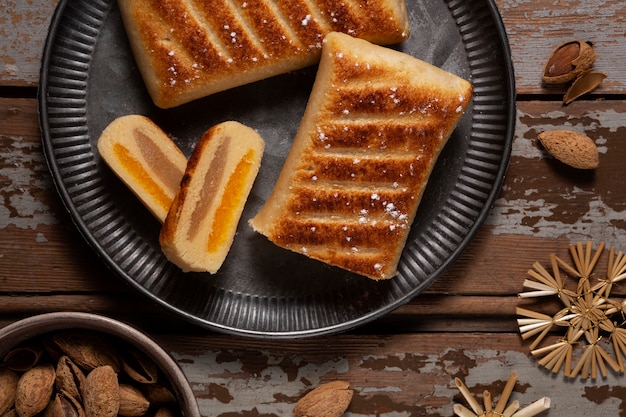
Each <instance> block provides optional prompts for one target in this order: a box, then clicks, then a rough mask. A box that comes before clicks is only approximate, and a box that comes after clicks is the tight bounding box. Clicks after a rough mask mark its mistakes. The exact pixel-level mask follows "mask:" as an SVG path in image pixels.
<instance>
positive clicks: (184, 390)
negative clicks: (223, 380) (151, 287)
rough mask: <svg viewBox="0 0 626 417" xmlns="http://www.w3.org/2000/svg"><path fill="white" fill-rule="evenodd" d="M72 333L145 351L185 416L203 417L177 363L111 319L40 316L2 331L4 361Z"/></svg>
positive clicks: (0, 353)
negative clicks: (41, 339)
mask: <svg viewBox="0 0 626 417" xmlns="http://www.w3.org/2000/svg"><path fill="white" fill-rule="evenodd" d="M69 329H78V330H91V331H98V332H102V333H104V334H107V335H110V336H112V337H113V338H118V339H120V340H121V341H122V342H127V343H130V344H131V345H133V346H135V347H136V348H138V349H139V350H141V351H143V352H144V353H145V354H147V356H148V357H149V358H151V359H152V360H153V361H154V362H155V363H156V364H157V366H158V367H159V369H160V371H161V374H162V375H164V376H165V378H166V379H167V380H168V381H169V385H170V387H171V389H172V391H173V393H174V394H175V395H176V397H177V400H178V405H179V407H180V412H181V414H182V415H183V416H184V417H200V411H199V409H198V403H197V402H196V399H195V397H194V395H193V392H192V390H191V387H190V385H189V382H188V381H187V379H186V378H185V375H184V374H183V372H182V371H181V369H180V368H179V366H178V364H177V363H176V362H175V361H174V359H172V357H171V356H170V355H169V354H168V353H167V352H165V351H164V350H163V348H161V347H160V346H159V345H158V344H157V343H156V342H155V341H154V340H152V339H151V338H150V337H148V336H147V335H145V334H144V333H142V332H140V331H139V330H137V329H135V328H133V327H131V326H129V325H127V324H124V323H122V322H119V321H117V320H113V319H110V318H108V317H104V316H100V315H96V314H90V313H79V312H59V313H46V314H40V315H37V316H33V317H29V318H26V319H23V320H20V321H17V322H15V323H12V324H10V325H8V326H6V327H4V328H2V329H0V361H2V359H3V358H4V357H5V355H6V354H7V353H8V352H10V351H11V349H13V348H14V347H16V346H18V345H20V344H22V343H24V342H26V341H28V340H30V339H34V338H36V337H38V336H42V335H44V334H46V333H52V332H55V331H60V330H69Z"/></svg>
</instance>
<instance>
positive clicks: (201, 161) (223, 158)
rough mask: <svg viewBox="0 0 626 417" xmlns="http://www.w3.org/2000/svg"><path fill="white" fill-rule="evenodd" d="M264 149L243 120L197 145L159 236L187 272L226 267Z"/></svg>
mask: <svg viewBox="0 0 626 417" xmlns="http://www.w3.org/2000/svg"><path fill="white" fill-rule="evenodd" d="M263 148H264V142H263V139H262V138H261V136H259V134H258V133H256V132H255V131H254V130H253V129H251V128H249V127H247V126H244V125H242V124H240V123H238V122H223V123H220V124H218V125H216V126H214V127H212V128H211V129H209V130H208V131H207V132H205V134H204V135H203V136H202V138H200V140H199V141H198V143H197V144H196V147H195V148H194V151H193V152H192V154H191V156H190V157H189V162H188V163H187V169H186V171H185V175H184V176H183V180H182V181H181V184H180V189H179V190H178V193H177V194H176V197H175V198H174V202H173V203H172V206H171V207H170V210H169V213H168V215H167V218H166V219H165V223H164V224H163V227H162V228H161V234H160V236H159V240H160V243H161V249H162V250H163V252H164V253H165V256H166V257H167V258H168V259H169V260H170V261H171V262H173V263H174V264H176V265H178V266H179V267H180V268H181V269H182V270H183V271H197V272H205V271H207V272H210V273H216V272H217V271H218V269H219V268H220V267H221V265H222V263H223V262H224V260H225V259H226V255H227V254H228V251H229V250H230V247H231V245H232V242H233V239H234V237H235V232H236V230H237V224H238V223H239V219H240V217H241V213H242V212H243V208H244V205H245V202H246V200H247V198H248V195H249V193H250V190H251V188H252V184H253V182H254V179H255V178H256V175H257V173H258V172H259V166H260V164H261V158H262V156H263Z"/></svg>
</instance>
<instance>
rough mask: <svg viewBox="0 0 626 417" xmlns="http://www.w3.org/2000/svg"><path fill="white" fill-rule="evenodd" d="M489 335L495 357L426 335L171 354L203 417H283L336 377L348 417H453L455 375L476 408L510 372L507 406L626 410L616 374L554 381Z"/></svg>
mask: <svg viewBox="0 0 626 417" xmlns="http://www.w3.org/2000/svg"><path fill="white" fill-rule="evenodd" d="M491 336H493V337H494V338H499V339H498V343H496V345H497V344H500V345H501V346H502V349H501V350H496V349H493V348H482V347H481V346H480V345H481V344H482V342H481V338H482V337H484V336H480V335H471V334H468V335H454V336H450V335H446V336H443V335H436V334H429V335H405V336H402V337H399V336H393V337H390V338H386V339H380V338H377V337H365V336H364V337H361V338H352V337H350V336H348V337H342V336H338V337H336V338H334V339H333V343H334V344H335V346H334V347H333V348H330V349H327V352H326V353H324V352H321V348H319V349H316V348H314V347H313V345H314V343H311V342H305V343H304V344H303V345H300V344H299V343H298V342H295V343H291V344H290V346H291V347H289V348H287V347H286V346H284V345H281V344H280V343H279V342H268V343H267V347H265V348H259V350H253V351H250V350H244V349H239V348H236V347H234V345H233V344H232V340H231V341H230V342H231V343H228V341H226V344H221V345H220V346H219V348H215V349H212V348H209V349H206V348H205V349H203V348H200V347H199V346H201V345H204V346H210V345H211V341H212V340H204V341H205V343H201V342H198V347H197V349H195V350H196V353H193V354H189V353H187V354H179V353H176V352H174V353H173V356H174V357H175V359H176V360H177V362H178V363H179V365H180V366H181V368H182V369H183V372H184V373H185V375H186V376H187V377H188V379H189V380H190V382H191V384H192V387H193V390H194V393H195V394H196V396H197V399H198V404H199V406H200V411H201V413H202V415H205V416H209V415H210V416H216V417H220V416H223V417H226V416H229V417H230V416H268V417H269V416H288V415H291V410H292V409H293V407H294V405H295V403H296V402H297V400H298V399H299V398H300V397H301V396H303V395H304V394H305V393H307V392H308V391H310V390H311V389H313V388H315V387H316V386H318V385H320V384H322V383H324V382H329V381H332V380H337V379H342V380H346V381H349V382H350V384H351V388H352V389H354V390H355V394H354V397H353V401H352V403H351V405H350V407H349V409H348V412H347V413H346V417H350V416H406V417H409V416H416V415H428V416H451V415H453V414H454V413H453V411H452V407H453V405H454V404H455V403H461V404H466V403H465V400H464V399H463V397H462V396H461V395H460V394H459V392H458V390H457V388H456V387H455V385H454V378H455V377H459V378H461V379H462V380H464V382H465V384H466V385H467V386H468V388H469V389H470V391H471V392H472V394H473V395H474V397H475V398H477V399H479V400H480V401H481V402H482V398H483V397H482V396H483V392H484V390H489V391H490V392H491V393H492V394H493V396H494V400H495V401H497V399H498V398H499V395H500V393H501V392H502V390H503V388H504V385H505V383H506V381H507V379H508V377H509V375H510V372H511V371H512V370H516V371H517V372H518V373H519V377H518V382H517V384H516V386H515V389H514V391H513V394H512V396H511V401H513V400H518V401H520V403H521V405H522V406H525V405H529V404H531V403H532V402H534V401H535V400H538V399H539V398H542V397H544V396H547V397H550V398H551V400H552V410H551V411H550V412H548V413H546V414H545V415H546V416H550V415H562V416H565V415H572V416H576V415H618V414H620V413H621V412H623V411H625V410H626V409H625V407H626V402H625V400H622V399H621V398H623V397H620V395H621V394H622V392H623V391H624V390H626V389H624V388H622V387H621V376H619V375H609V376H608V377H607V378H606V379H601V380H597V381H591V380H587V381H581V380H575V381H569V380H567V379H563V378H562V377H561V376H558V377H555V376H553V375H552V374H550V373H549V372H546V371H545V370H544V369H543V368H540V367H538V366H537V365H536V363H535V362H534V360H533V359H532V358H530V357H529V356H528V354H527V353H526V351H525V349H526V348H527V347H524V346H521V347H520V345H519V340H518V339H517V338H516V336H509V335H505V336H502V335H500V336H499V335H495V334H494V335H491ZM437 337H445V338H446V343H447V345H448V346H450V347H448V348H446V349H444V350H443V351H439V350H437V348H436V345H437V343H436V342H434V340H433V339H435V338H437ZM209 339H211V338H209ZM224 340H225V339H224ZM327 340H328V339H324V341H323V342H326V341H327ZM483 340H484V339H483ZM323 342H322V344H323ZM359 342H361V343H362V344H366V345H370V347H372V348H373V345H374V344H376V342H378V343H377V347H376V352H372V353H367V352H363V346H360V344H359ZM489 345H490V346H494V344H492V343H489ZM350 346H352V347H353V351H352V352H350V351H349V347H350ZM515 346H517V347H515ZM286 350H288V351H286ZM187 351H189V349H187ZM332 352H344V353H343V354H339V355H338V354H336V353H335V354H333V353H332ZM564 386H565V387H566V388H564ZM620 415H621V414H620Z"/></svg>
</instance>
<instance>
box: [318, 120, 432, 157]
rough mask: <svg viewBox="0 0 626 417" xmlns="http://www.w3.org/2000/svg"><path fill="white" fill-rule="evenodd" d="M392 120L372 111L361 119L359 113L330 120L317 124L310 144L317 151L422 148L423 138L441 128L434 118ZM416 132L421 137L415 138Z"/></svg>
mask: <svg viewBox="0 0 626 417" xmlns="http://www.w3.org/2000/svg"><path fill="white" fill-rule="evenodd" d="M415 119H416V118H415V117H412V118H411V120H410V121H412V123H407V122H408V121H409V120H406V121H405V120H399V119H398V118H394V119H393V120H391V119H388V118H379V117H376V116H374V115H372V116H371V117H367V120H366V121H365V123H364V120H363V119H362V118H361V116H359V117H358V118H357V117H355V118H352V119H348V120H346V119H340V120H330V121H328V122H327V123H325V124H324V125H321V126H319V127H318V128H317V130H316V132H315V134H314V135H312V136H311V142H312V146H313V147H314V148H315V149H319V150H320V152H321V151H322V150H324V151H325V152H336V153H341V152H342V150H343V149H346V150H347V152H352V151H353V150H357V149H367V151H368V152H373V151H374V150H377V149H378V150H380V151H386V152H395V153H397V152H404V151H406V150H407V149H411V148H420V149H421V148H423V146H424V144H425V143H428V142H430V141H427V140H426V138H432V137H436V133H438V132H439V131H440V130H441V127H440V126H438V124H437V121H436V120H435V119H425V120H420V121H418V120H415ZM416 136H418V137H420V138H422V139H423V141H421V142H420V141H417V140H416Z"/></svg>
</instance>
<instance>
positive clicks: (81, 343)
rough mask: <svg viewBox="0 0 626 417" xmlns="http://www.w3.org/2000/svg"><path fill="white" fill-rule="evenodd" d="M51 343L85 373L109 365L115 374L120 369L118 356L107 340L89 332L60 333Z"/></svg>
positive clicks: (69, 331)
mask: <svg viewBox="0 0 626 417" xmlns="http://www.w3.org/2000/svg"><path fill="white" fill-rule="evenodd" d="M53 343H54V344H55V345H56V347H57V348H58V349H60V350H61V351H62V352H63V353H64V354H65V355H67V356H69V357H70V358H71V359H72V361H73V362H74V363H75V364H76V365H78V366H80V367H81V368H82V369H84V370H85V371H87V372H88V371H91V370H93V369H94V368H97V367H99V366H103V365H109V366H111V367H112V368H113V370H114V371H115V372H119V371H120V369H121V364H120V359H119V354H118V352H117V351H116V349H115V346H114V345H113V343H111V340H109V338H107V337H105V336H103V335H102V334H100V333H96V332H89V331H73V330H67V331H60V332H57V333H56V334H55V335H54V337H53Z"/></svg>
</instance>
